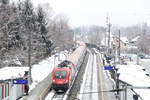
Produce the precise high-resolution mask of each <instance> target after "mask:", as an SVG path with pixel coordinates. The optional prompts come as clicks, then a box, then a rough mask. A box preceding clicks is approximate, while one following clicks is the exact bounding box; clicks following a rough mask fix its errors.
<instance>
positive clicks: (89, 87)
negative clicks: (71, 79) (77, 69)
mask: <svg viewBox="0 0 150 100" xmlns="http://www.w3.org/2000/svg"><path fill="white" fill-rule="evenodd" d="M97 79H98V78H97V63H96V55H95V54H90V55H89V59H88V63H87V67H86V70H85V74H84V77H83V82H82V84H81V89H80V94H79V95H78V98H79V99H80V100H98V80H97Z"/></svg>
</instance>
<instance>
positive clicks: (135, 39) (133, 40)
mask: <svg viewBox="0 0 150 100" xmlns="http://www.w3.org/2000/svg"><path fill="white" fill-rule="evenodd" d="M139 38H140V36H137V37H135V38H133V39H132V40H131V41H132V42H136V41H137V40H138V39H139Z"/></svg>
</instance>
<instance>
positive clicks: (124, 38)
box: [120, 37, 129, 43]
mask: <svg viewBox="0 0 150 100" xmlns="http://www.w3.org/2000/svg"><path fill="white" fill-rule="evenodd" d="M120 40H121V41H122V42H124V43H129V41H128V39H127V37H120Z"/></svg>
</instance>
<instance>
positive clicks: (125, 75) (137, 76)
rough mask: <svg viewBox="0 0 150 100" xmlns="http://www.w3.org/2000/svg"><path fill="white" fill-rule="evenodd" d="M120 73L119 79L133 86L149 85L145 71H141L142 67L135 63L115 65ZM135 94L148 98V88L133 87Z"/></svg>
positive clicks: (148, 99)
mask: <svg viewBox="0 0 150 100" xmlns="http://www.w3.org/2000/svg"><path fill="white" fill-rule="evenodd" d="M116 67H117V68H118V69H119V70H118V73H120V76H119V79H120V80H122V81H124V82H126V83H128V84H130V85H132V86H133V87H150V77H149V76H147V75H146V74H147V72H145V71H143V69H144V68H143V67H142V66H140V65H136V64H135V63H132V62H130V63H128V64H127V65H117V66H116ZM133 89H134V88H133ZM134 90H135V92H136V93H137V94H139V95H140V97H142V98H143V99H144V100H150V89H134Z"/></svg>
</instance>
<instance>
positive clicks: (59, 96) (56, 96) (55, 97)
mask: <svg viewBox="0 0 150 100" xmlns="http://www.w3.org/2000/svg"><path fill="white" fill-rule="evenodd" d="M86 58H88V57H87V53H86V54H85V56H84V57H83V61H80V64H79V70H78V71H77V72H76V74H75V76H76V77H75V78H74V80H73V84H71V86H70V88H69V89H68V90H67V91H66V92H65V93H59V92H57V93H56V92H55V91H54V90H51V91H50V92H49V93H48V95H50V98H51V99H46V100H71V99H70V98H72V99H73V100H74V99H75V98H74V96H72V95H73V94H74V93H75V92H73V91H72V90H75V89H74V87H75V86H74V85H76V84H75V83H76V80H78V79H77V77H78V74H79V72H80V69H81V70H82V66H83V65H84V64H86V63H85V59H86ZM81 73H83V72H81ZM78 85H80V84H78ZM79 89H80V88H78V90H79ZM77 92H78V91H76V94H77Z"/></svg>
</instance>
